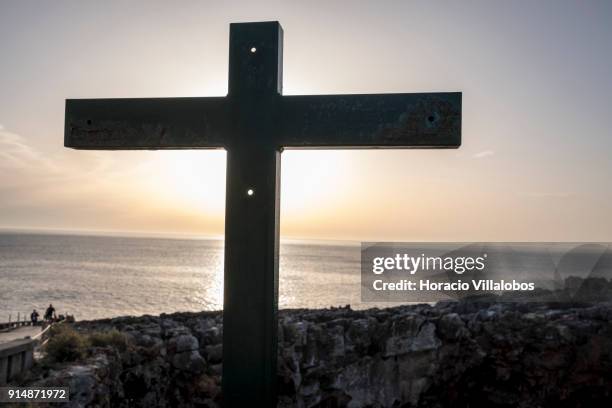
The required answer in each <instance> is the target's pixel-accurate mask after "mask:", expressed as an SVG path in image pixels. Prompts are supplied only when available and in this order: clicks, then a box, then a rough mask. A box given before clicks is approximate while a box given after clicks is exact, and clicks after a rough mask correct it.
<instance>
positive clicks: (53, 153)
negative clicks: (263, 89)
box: [0, 0, 612, 241]
mask: <svg viewBox="0 0 612 408" xmlns="http://www.w3.org/2000/svg"><path fill="white" fill-rule="evenodd" d="M270 20H278V21H279V22H280V23H281V25H282V26H283V29H284V81H283V83H284V86H283V92H284V94H286V95H297V94H342V93H385V92H436V91H461V92H463V127H462V138H463V144H462V146H461V148H460V149H458V150H393V151H389V150H378V151H354V150H350V151H341V150H336V151H285V152H284V153H283V154H282V177H281V179H282V192H281V235H282V236H283V237H289V238H315V239H328V240H329V239H342V240H352V241H365V240H371V241H375V240H379V241H380V240H382V241H385V240H386V241H611V240H612V212H611V210H612V205H611V204H610V203H611V202H612V183H610V174H612V160H611V154H610V152H612V137H611V136H612V135H611V126H610V119H611V118H612V111H611V110H612V76H611V75H610V71H611V65H612V25H611V24H609V22H610V21H611V20H612V2H609V1H578V0H576V1H563V0H554V1H552V0H548V1H544V0H543V1H538V2H533V1H524V0H517V1H512V2H507V1H462V2H456V1H356V0H353V1H338V0H332V1H329V0H328V1H289V0H285V1H269V2H265V1H258V2H252V1H181V2H166V1H105V2H94V1H77V0H74V1H53V2H51V1H28V0H25V1H9V0H0V53H1V57H0V228H12V229H15V228H16V229H53V230H55V229H59V230H79V231H89V230H93V231H122V232H126V231H131V232H140V233H162V234H189V235H197V236H221V235H223V223H224V218H223V217H224V194H225V192H224V190H225V152H224V151H156V152H108V151H107V152H94V151H74V150H69V149H66V148H64V147H63V126H64V100H65V99H67V98H101V97H105V98H119V97H175V96H224V95H225V94H226V93H227V69H228V41H229V24H230V23H232V22H249V21H270Z"/></svg>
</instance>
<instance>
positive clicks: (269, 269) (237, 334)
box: [222, 23, 283, 407]
mask: <svg viewBox="0 0 612 408" xmlns="http://www.w3.org/2000/svg"><path fill="white" fill-rule="evenodd" d="M282 34H283V32H282V29H281V27H280V25H279V24H270V23H261V24H232V25H231V28H230V63H229V66H230V71H229V94H228V101H229V105H230V117H232V118H234V121H233V128H232V136H231V139H230V144H229V146H228V153H227V171H228V173H227V190H226V194H227V198H226V200H227V201H226V211H225V245H226V251H225V287H224V304H223V377H222V381H223V401H224V404H226V405H228V406H231V407H234V406H236V407H237V406H248V405H251V404H258V405H257V406H274V402H275V400H274V398H275V394H276V393H275V385H276V359H277V340H276V337H277V310H278V305H277V299H278V246H279V242H278V240H279V237H278V235H279V204H280V148H279V146H278V145H276V143H275V142H276V139H277V133H278V130H279V127H278V112H279V110H278V107H277V105H278V100H279V96H280V93H281V87H282V84H281V81H282V77H281V72H282V54H281V53H282V38H283V36H282ZM253 406H255V405H253Z"/></svg>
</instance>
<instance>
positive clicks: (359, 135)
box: [279, 92, 461, 149]
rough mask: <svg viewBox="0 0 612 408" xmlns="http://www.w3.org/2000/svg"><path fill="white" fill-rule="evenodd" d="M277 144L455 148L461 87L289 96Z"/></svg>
mask: <svg viewBox="0 0 612 408" xmlns="http://www.w3.org/2000/svg"><path fill="white" fill-rule="evenodd" d="M280 109H281V111H282V115H281V117H282V122H281V131H280V135H279V144H280V145H282V146H284V147H294V148H317V147H319V148H333V147H339V148H351V147H354V148H370V149H371V148H456V147H459V146H460V145H461V93H460V92H454V93H425V94H419V93H404V94H370V95H367V94H366V95H318V96H314V95H313V96H285V97H283V103H282V104H281V108H280Z"/></svg>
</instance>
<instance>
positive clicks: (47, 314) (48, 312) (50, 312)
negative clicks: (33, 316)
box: [45, 303, 55, 321]
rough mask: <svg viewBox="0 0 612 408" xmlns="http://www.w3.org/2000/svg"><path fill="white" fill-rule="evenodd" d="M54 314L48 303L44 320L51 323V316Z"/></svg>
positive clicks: (53, 309)
mask: <svg viewBox="0 0 612 408" xmlns="http://www.w3.org/2000/svg"><path fill="white" fill-rule="evenodd" d="M54 314H55V308H54V307H53V305H52V304H51V303H49V307H48V308H47V310H46V311H45V320H47V321H51V320H53V315H54Z"/></svg>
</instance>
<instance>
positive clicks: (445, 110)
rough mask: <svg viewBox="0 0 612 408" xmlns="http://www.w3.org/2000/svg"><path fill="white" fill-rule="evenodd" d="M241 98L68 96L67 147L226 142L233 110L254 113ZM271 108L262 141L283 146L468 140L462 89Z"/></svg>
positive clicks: (317, 99)
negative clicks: (464, 129) (463, 132)
mask: <svg viewBox="0 0 612 408" xmlns="http://www.w3.org/2000/svg"><path fill="white" fill-rule="evenodd" d="M236 102H239V101H237V100H236V99H233V98H231V97H227V98H222V97H220V98H152V99H82V100H67V101H66V125H65V126H66V129H65V145H66V146H68V147H73V148H77V149H109V150H115V149H116V150H120V149H189V148H191V149H202V148H221V147H226V146H227V145H228V139H229V138H230V135H232V134H233V129H232V126H233V123H234V122H235V121H236V120H237V119H239V118H237V117H230V114H229V112H232V113H233V115H238V116H239V115H243V114H244V115H246V114H247V113H246V112H242V111H241V109H231V105H232V104H234V106H241V105H240V104H239V103H236ZM262 103H264V102H262ZM268 108H269V109H271V110H275V111H276V112H273V114H272V115H269V117H268V120H270V119H272V120H274V123H273V124H272V126H270V127H269V128H273V129H275V130H274V131H272V133H274V134H271V135H269V138H266V139H265V140H262V141H261V143H271V144H272V145H274V146H275V147H277V148H282V147H290V148H351V147H354V148H432V147H433V148H454V147H458V146H459V145H460V144H461V93H427V94H418V93H414V94H380V95H377V94H372V95H313V96H280V95H279V96H278V97H277V98H274V102H273V103H271V104H269V106H268V105H265V106H263V107H262V106H259V107H258V108H257V110H258V111H259V110H265V109H268ZM256 116H257V115H256ZM261 116H264V115H261ZM253 120H257V119H256V118H255V119H253ZM244 137H251V135H244ZM239 140H240V139H239ZM239 140H238V141H239Z"/></svg>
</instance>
